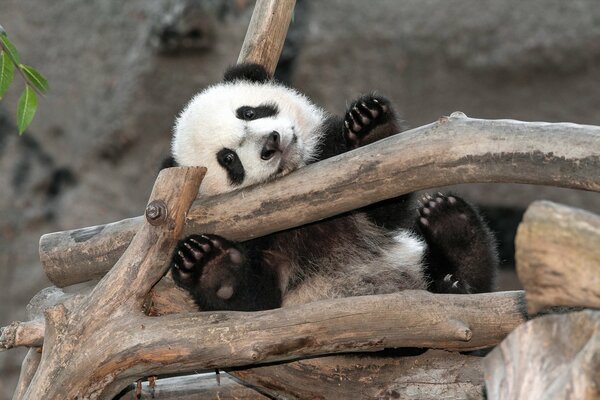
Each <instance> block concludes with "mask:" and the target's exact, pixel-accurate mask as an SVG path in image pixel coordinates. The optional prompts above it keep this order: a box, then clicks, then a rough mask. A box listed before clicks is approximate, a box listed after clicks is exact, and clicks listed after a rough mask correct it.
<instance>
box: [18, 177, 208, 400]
mask: <svg viewBox="0 0 600 400" xmlns="http://www.w3.org/2000/svg"><path fill="white" fill-rule="evenodd" d="M205 172H206V169H204V168H170V169H167V170H163V171H161V173H160V174H159V176H158V178H157V180H156V183H155V186H154V189H153V191H152V195H151V197H150V205H152V204H156V203H160V204H162V205H163V206H164V207H163V208H164V209H163V213H162V216H163V217H164V218H158V219H157V220H153V219H152V218H151V217H150V211H151V208H150V206H149V207H148V208H147V209H146V215H147V219H148V221H149V223H146V224H144V225H143V226H142V227H141V229H140V230H139V232H138V233H137V234H136V236H135V237H134V239H133V241H132V243H131V244H130V246H129V247H128V248H127V250H126V251H125V253H124V254H123V256H122V257H121V258H120V259H119V261H118V262H117V264H116V265H115V267H114V268H113V269H111V271H110V272H109V273H108V274H107V275H106V276H104V278H103V279H102V280H101V281H100V282H99V283H98V284H97V285H96V286H95V287H94V289H93V290H92V291H91V293H90V294H88V295H87V296H85V298H84V299H79V301H72V302H69V301H67V302H65V303H60V304H57V305H55V306H53V307H50V308H48V309H46V310H45V313H44V314H45V319H46V324H45V337H44V347H43V352H42V359H41V362H40V365H39V367H38V369H37V372H36V374H35V376H34V377H33V379H32V381H31V384H30V385H29V388H28V389H27V392H26V393H25V395H24V397H23V398H24V399H42V398H44V399H75V398H78V399H82V398H98V397H99V396H100V395H101V393H102V392H103V391H104V390H105V388H106V387H109V386H110V383H111V382H112V381H114V379H115V376H116V375H118V374H119V373H120V372H122V369H121V368H120V367H119V366H118V364H119V359H117V358H110V356H111V355H112V356H114V355H115V354H118V353H116V349H119V348H121V347H120V346H122V345H123V344H124V343H126V342H124V341H123V340H122V339H121V338H120V336H121V335H124V336H126V337H130V336H135V335H132V332H135V331H136V330H141V331H143V329H144V326H143V324H142V323H141V320H140V319H139V317H136V316H138V315H143V314H142V313H141V306H142V302H143V299H144V297H145V296H146V294H147V293H148V291H149V290H150V288H151V287H152V286H153V285H154V284H155V283H156V282H158V280H159V279H160V278H161V277H162V275H163V274H164V273H165V271H166V270H167V268H168V262H167V261H168V259H169V256H168V254H169V253H170V252H171V251H172V249H173V247H174V245H175V243H176V241H177V240H178V239H179V237H180V235H181V231H182V230H183V224H184V219H185V213H186V212H187V210H188V209H189V206H190V205H191V203H192V201H193V199H194V197H195V195H196V193H197V192H198V188H199V185H200V182H201V180H202V177H203V176H204V173H205ZM150 222H153V223H152V224H151V223H150ZM165 254H167V255H165ZM144 318H148V317H144ZM148 319H150V318H148ZM164 334H165V335H168V333H167V332H165V333H164ZM142 336H143V333H142ZM140 342H143V340H140ZM128 344H129V345H130V346H132V347H135V346H137V345H134V344H133V343H131V342H129V343H128ZM129 350H130V351H131V352H132V353H135V350H134V349H132V348H130V349H129ZM107 357H108V358H107ZM109 360H110V361H111V363H113V364H111V365H112V366H113V368H101V367H102V366H106V365H107V364H108V361H109ZM139 361H141V360H139ZM115 363H116V365H115Z"/></svg>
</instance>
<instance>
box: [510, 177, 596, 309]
mask: <svg viewBox="0 0 600 400" xmlns="http://www.w3.org/2000/svg"><path fill="white" fill-rule="evenodd" d="M598 174H599V175H600V172H599V173H598ZM598 200H599V201H600V198H599V199H598ZM515 243H516V261H517V273H518V275H519V280H520V281H521V284H522V285H523V287H524V288H525V296H526V299H527V306H528V309H529V312H530V313H536V312H538V311H540V310H542V309H543V308H545V307H552V306H575V307H577V306H579V307H593V308H599V309H600V216H598V215H596V214H593V213H590V212H586V211H583V210H579V209H575V208H571V207H567V206H563V205H560V204H556V203H552V202H549V201H540V202H535V203H533V204H532V205H531V206H530V207H529V208H528V209H527V212H526V213H525V215H524V217H523V222H521V224H520V225H519V229H518V232H517V238H516V241H515Z"/></svg>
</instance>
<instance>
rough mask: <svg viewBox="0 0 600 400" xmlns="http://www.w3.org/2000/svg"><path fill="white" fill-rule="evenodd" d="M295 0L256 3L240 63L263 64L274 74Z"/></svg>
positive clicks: (263, 0)
mask: <svg viewBox="0 0 600 400" xmlns="http://www.w3.org/2000/svg"><path fill="white" fill-rule="evenodd" d="M295 4H296V0H262V1H257V2H256V5H255V6H254V11H253V12H252V18H251V19H250V25H249V26H248V31H247V32H246V37H245V38H244V43H243V44H242V49H241V51H240V55H239V58H238V63H244V62H246V63H256V64H261V65H263V66H264V67H265V69H266V70H267V71H268V72H269V73H270V74H271V75H273V73H274V72H275V67H276V66H277V62H278V61H279V56H280V55H281V50H282V49H283V43H284V39H285V37H286V35H287V31H288V27H289V26H290V20H291V19H292V14H293V12H294V5H295Z"/></svg>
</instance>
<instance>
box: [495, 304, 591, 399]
mask: <svg viewBox="0 0 600 400" xmlns="http://www.w3.org/2000/svg"><path fill="white" fill-rule="evenodd" d="M484 368H485V377H486V388H487V395H488V399H494V400H503V399H507V400H508V399H544V400H592V399H594V400H597V399H600V311H595V310H594V311H593V310H586V311H582V312H577V313H570V314H562V315H561V314H553V315H546V316H543V317H539V318H536V319H534V320H532V321H529V322H527V323H526V324H524V325H522V326H520V327H518V328H517V329H516V330H515V331H514V332H513V333H511V334H510V335H509V336H508V337H507V338H506V339H505V340H504V341H503V342H502V343H501V344H500V345H499V346H497V347H496V348H495V349H494V350H493V351H492V352H491V353H490V354H488V355H487V356H486V358H485V360H484Z"/></svg>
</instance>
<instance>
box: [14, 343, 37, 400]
mask: <svg viewBox="0 0 600 400" xmlns="http://www.w3.org/2000/svg"><path fill="white" fill-rule="evenodd" d="M41 359H42V350H41V349H37V348H31V349H29V351H28V352H27V355H26V356H25V358H24V359H23V363H22V364H21V373H20V374H19V382H18V383H17V387H16V388H15V391H14V393H13V397H12V399H13V400H21V399H22V398H23V396H24V395H25V392H26V391H27V388H28V387H29V384H30V383H31V380H32V379H33V376H34V375H35V372H36V371H37V368H38V366H39V365H40V360H41Z"/></svg>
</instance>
